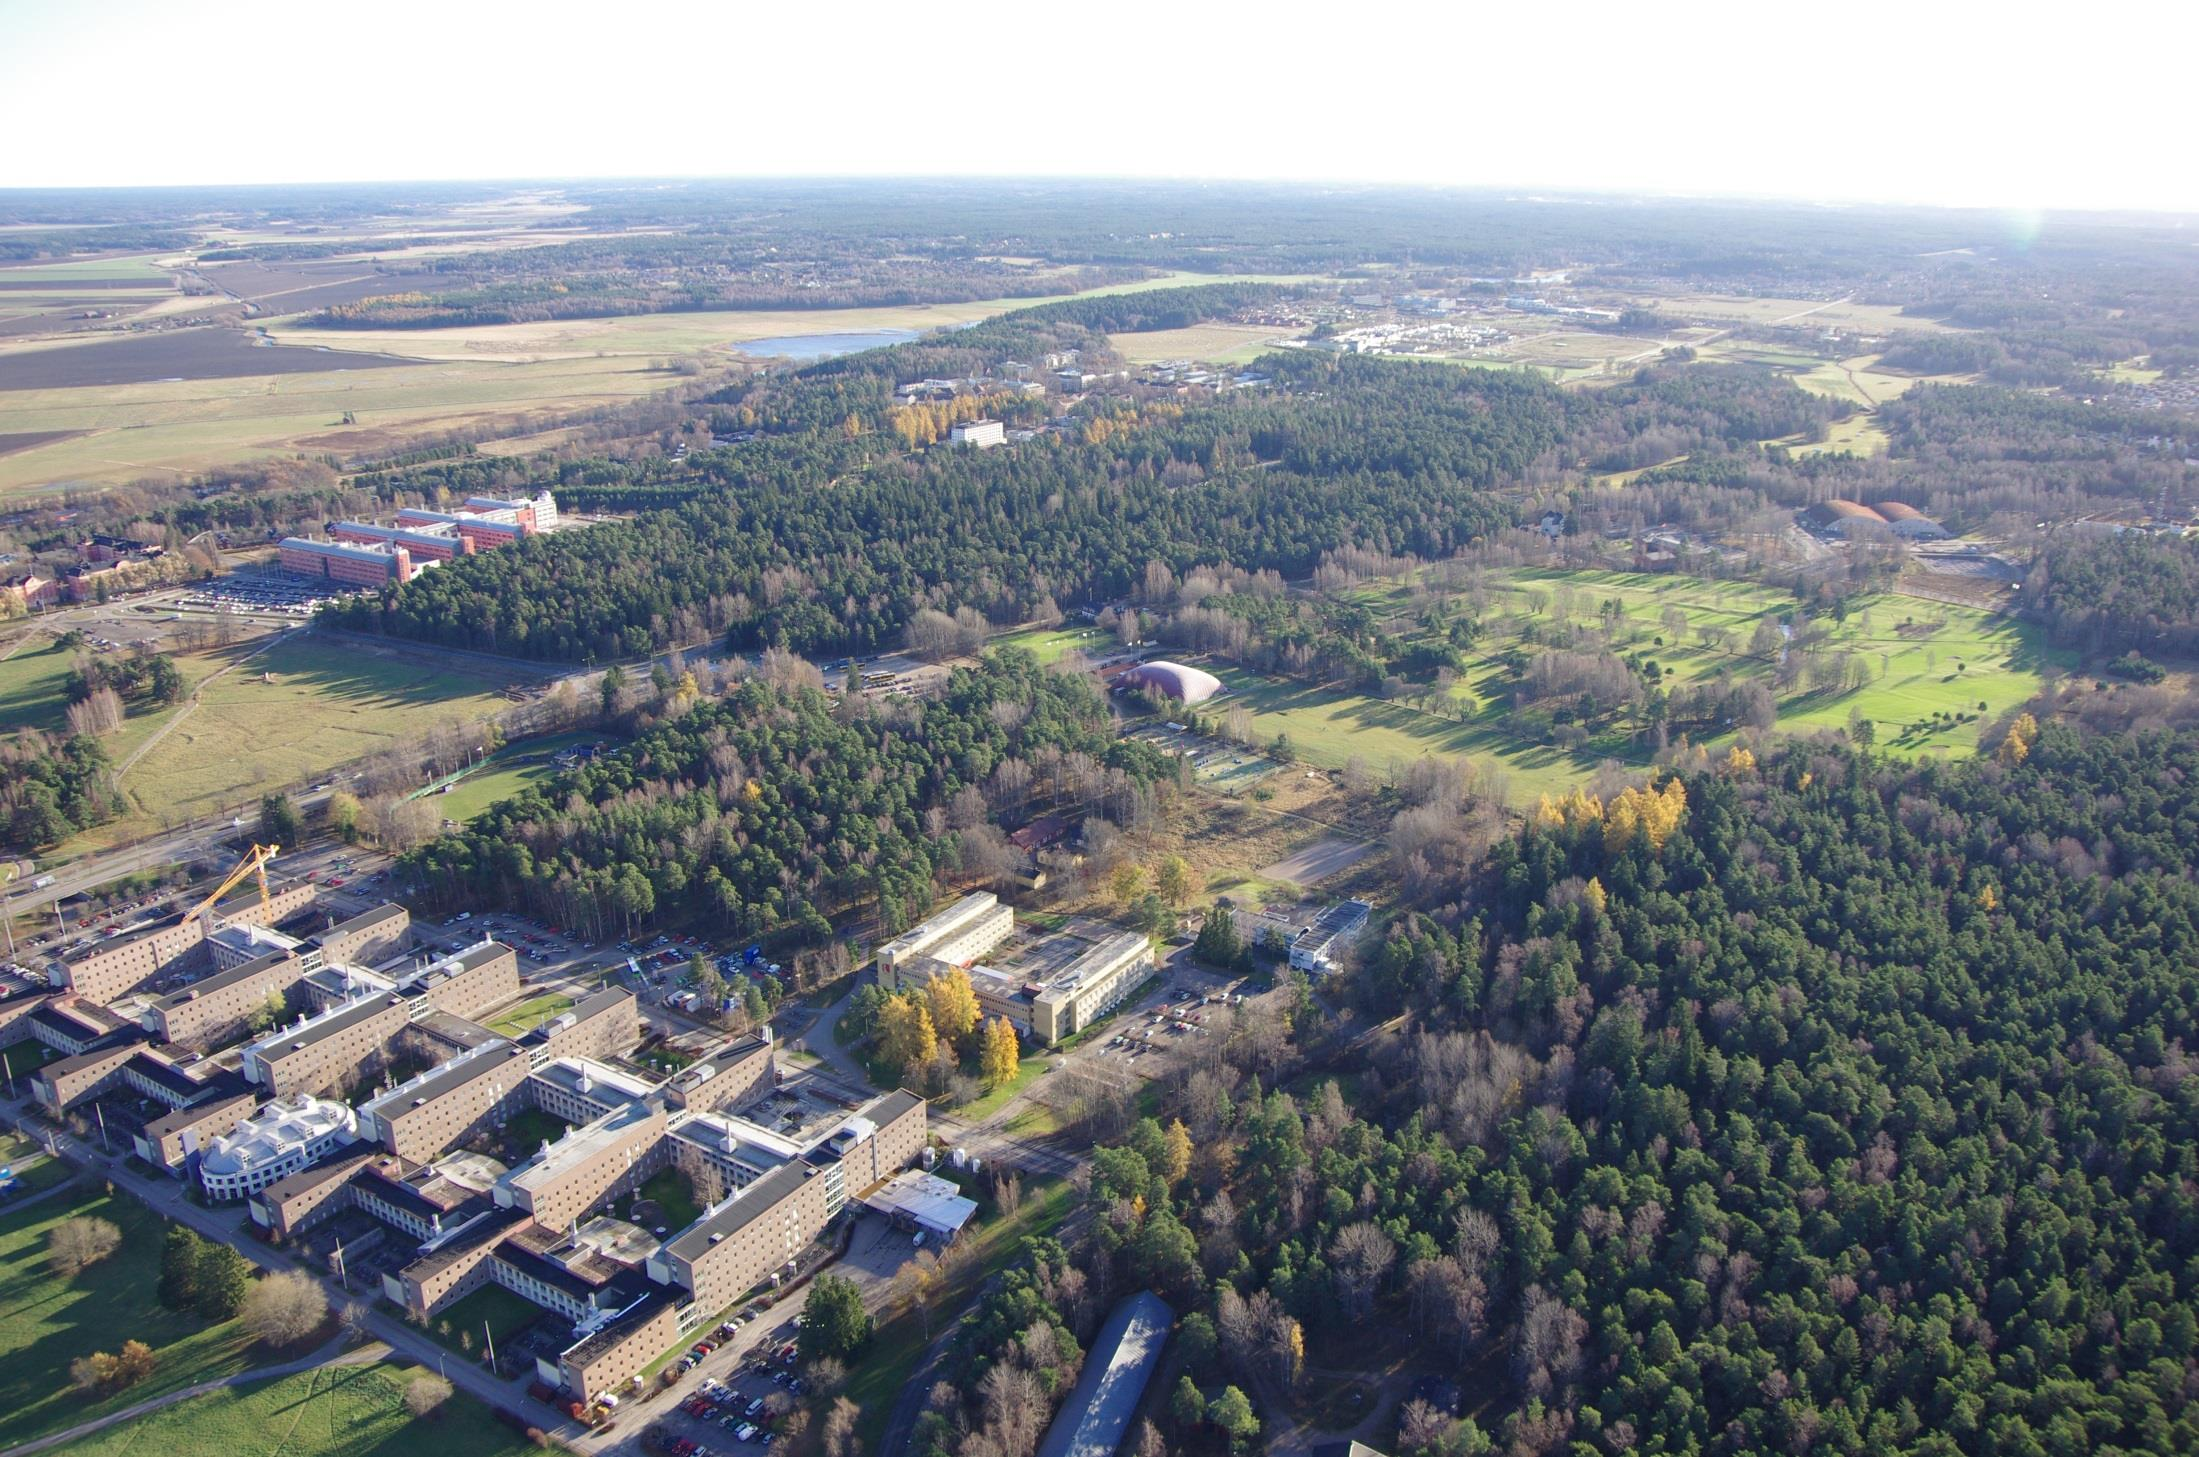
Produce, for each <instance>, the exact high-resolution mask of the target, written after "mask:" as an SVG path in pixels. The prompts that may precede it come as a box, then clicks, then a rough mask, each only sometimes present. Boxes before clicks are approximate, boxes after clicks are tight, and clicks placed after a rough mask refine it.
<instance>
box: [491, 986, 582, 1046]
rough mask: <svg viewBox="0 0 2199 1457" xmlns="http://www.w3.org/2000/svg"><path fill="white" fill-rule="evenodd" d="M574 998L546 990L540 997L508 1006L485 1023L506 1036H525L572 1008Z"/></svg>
mask: <svg viewBox="0 0 2199 1457" xmlns="http://www.w3.org/2000/svg"><path fill="white" fill-rule="evenodd" d="M572 1006H573V999H572V998H571V997H568V996H566V995H565V994H564V993H563V992H545V993H544V994H543V995H541V996H539V997H529V998H528V999H527V1000H526V1001H524V1002H521V1003H519V1004H518V1005H516V1006H512V1007H507V1008H505V1009H504V1010H503V1011H501V1012H499V1013H497V1014H496V1015H495V1016H494V1017H492V1018H490V1019H489V1020H488V1022H487V1023H486V1024H485V1025H486V1026H487V1027H488V1029H489V1030H490V1031H491V1032H496V1033H500V1034H502V1035H503V1036H505V1037H523V1036H525V1035H526V1034H527V1033H529V1032H532V1031H533V1030H534V1029H535V1028H536V1027H538V1026H540V1025H541V1024H542V1023H544V1022H547V1021H549V1020H550V1019H551V1018H552V1017H555V1016H556V1015H557V1014H558V1013H560V1012H569V1011H571V1010H572Z"/></svg>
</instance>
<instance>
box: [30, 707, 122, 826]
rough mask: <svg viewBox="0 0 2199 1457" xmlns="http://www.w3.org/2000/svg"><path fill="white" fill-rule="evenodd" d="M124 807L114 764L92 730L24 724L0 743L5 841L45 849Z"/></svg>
mask: <svg viewBox="0 0 2199 1457" xmlns="http://www.w3.org/2000/svg"><path fill="white" fill-rule="evenodd" d="M121 810H122V797H121V796H120V795H119V794H117V793H116V792H115V787H114V766H113V765H112V764H111V763H110V762H109V761H108V758H107V751H106V750H105V749H103V748H101V747H100V744H99V740H98V739H96V738H94V737H92V736H91V735H90V734H71V735H69V736H68V737H66V738H63V739H60V740H55V739H51V738H48V737H47V736H46V735H44V734H41V733H39V732H37V731H36V730H33V729H25V730H24V731H23V732H21V733H19V734H17V735H16V736H15V737H14V738H13V739H12V740H9V741H7V742H5V743H0V844H5V845H6V846H7V847H8V848H10V849H15V850H40V849H44V848H46V847H47V846H49V845H53V844H56V843H58V842H60V841H61V840H64V839H67V838H68V837H69V836H70V835H72V834H74V833H75V832H76V831H78V830H82V829H87V828H89V827H90V826H92V825H97V824H104V823H106V822H107V821H108V820H110V819H112V818H114V817H115V815H117V814H119V813H120V812H121Z"/></svg>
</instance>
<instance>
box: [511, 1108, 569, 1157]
mask: <svg viewBox="0 0 2199 1457" xmlns="http://www.w3.org/2000/svg"><path fill="white" fill-rule="evenodd" d="M568 1126H569V1125H568V1124H567V1123H566V1122H565V1120H564V1119H562V1118H560V1117H558V1116H557V1115H556V1114H555V1113H545V1112H543V1111H542V1110H541V1109H540V1108H527V1109H523V1110H521V1111H520V1112H517V1113H514V1114H513V1115H512V1116H511V1121H510V1122H508V1123H506V1124H505V1125H504V1139H505V1142H506V1143H508V1144H509V1145H510V1146H511V1147H513V1148H519V1149H525V1150H526V1151H527V1153H529V1154H533V1153H534V1152H535V1151H536V1150H537V1149H539V1148H541V1147H542V1145H543V1144H545V1143H555V1142H557V1141H558V1140H559V1139H560V1138H563V1137H564V1136H565V1130H566V1128H567V1127H568Z"/></svg>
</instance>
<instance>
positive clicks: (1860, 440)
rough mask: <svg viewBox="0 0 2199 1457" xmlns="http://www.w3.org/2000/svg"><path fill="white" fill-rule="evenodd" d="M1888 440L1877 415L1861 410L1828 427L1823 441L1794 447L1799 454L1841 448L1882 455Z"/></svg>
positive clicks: (1821, 452) (1809, 441)
mask: <svg viewBox="0 0 2199 1457" xmlns="http://www.w3.org/2000/svg"><path fill="white" fill-rule="evenodd" d="M1888 443H1889V442H1888V440H1887V437H1886V431H1885V428H1884V427H1883V426H1881V425H1880V424H1879V423H1878V418H1877V417H1876V416H1875V415H1873V414H1871V413H1870V412H1869V411H1867V410H1861V411H1857V412H1856V413H1855V414H1853V415H1850V416H1849V417H1848V418H1847V419H1845V420H1835V421H1833V422H1832V424H1830V425H1828V426H1826V427H1825V438H1824V439H1823V440H1806V441H1803V442H1802V443H1801V444H1799V445H1795V446H1793V447H1791V449H1792V450H1793V451H1794V453H1795V454H1796V455H1835V454H1838V453H1840V452H1841V451H1846V452H1848V453H1849V454H1851V455H1883V454H1885V453H1886V446H1887V445H1888Z"/></svg>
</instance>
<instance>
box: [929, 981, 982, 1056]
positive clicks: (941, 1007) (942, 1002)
mask: <svg viewBox="0 0 2199 1457" xmlns="http://www.w3.org/2000/svg"><path fill="white" fill-rule="evenodd" d="M924 1006H925V1009H926V1010H927V1011H929V1012H930V1013H931V1019H932V1030H933V1031H934V1032H936V1033H938V1035H940V1036H941V1037H944V1038H946V1039H947V1041H948V1042H950V1043H952V1044H954V1045H955V1046H957V1047H959V1046H960V1045H961V1043H962V1039H963V1038H965V1037H967V1036H969V1035H970V1032H971V1030H972V1029H973V1028H975V1027H976V1026H977V1018H978V1011H977V991H976V989H975V988H973V987H972V986H971V985H970V974H969V973H968V972H966V971H964V970H963V969H962V968H961V967H959V966H957V967H953V968H951V969H949V970H947V971H943V972H941V973H940V974H939V975H937V976H935V977H933V978H932V979H931V981H930V982H929V983H928V984H927V985H926V986H925V988H924Z"/></svg>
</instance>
